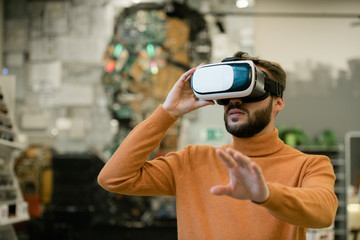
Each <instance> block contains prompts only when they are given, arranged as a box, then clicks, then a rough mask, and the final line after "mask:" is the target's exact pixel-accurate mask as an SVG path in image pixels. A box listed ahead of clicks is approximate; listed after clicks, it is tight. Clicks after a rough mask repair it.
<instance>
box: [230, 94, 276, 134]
mask: <svg viewBox="0 0 360 240" xmlns="http://www.w3.org/2000/svg"><path fill="white" fill-rule="evenodd" d="M272 104H273V98H272V97H271V96H269V97H267V98H266V99H264V100H262V101H259V102H253V103H242V101H241V99H231V100H230V102H229V103H228V104H227V105H225V106H224V121H225V127H226V130H227V131H228V132H229V133H231V134H232V135H234V136H236V137H238V138H247V137H253V136H255V135H256V134H258V133H260V132H261V131H262V130H263V129H264V128H265V127H266V126H267V125H268V124H269V123H270V121H271V117H272V110H273V107H272Z"/></svg>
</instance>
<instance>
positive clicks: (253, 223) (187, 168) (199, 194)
mask: <svg viewBox="0 0 360 240" xmlns="http://www.w3.org/2000/svg"><path fill="white" fill-rule="evenodd" d="M176 120H177V119H176V118H174V117H173V116H171V115H170V114H169V113H168V112H166V110H165V109H164V108H162V106H159V107H158V109H157V110H156V111H155V112H154V113H153V114H152V115H151V116H150V117H149V118H148V119H147V120H145V121H144V122H142V123H141V124H139V125H138V126H137V127H136V128H135V129H133V131H132V132H131V133H130V134H129V135H128V137H127V138H126V139H125V140H124V141H123V142H122V144H121V145H120V147H119V148H118V149H117V151H116V152H115V153H114V155H113V156H112V157H111V158H110V160H109V161H108V162H107V163H106V164H105V166H104V168H103V169H102V170H101V172H100V174H99V176H98V182H99V184H100V185H101V186H102V187H103V188H105V189H106V190H108V191H111V192H116V193H121V194H129V195H147V196H150V195H152V196H154V195H173V196H176V205H177V206H176V207H177V222H178V237H179V239H180V240H189V239H196V240H198V239H206V240H212V239H216V240H218V239H246V240H252V239H254V240H260V239H267V240H271V239H274V240H279V239H281V240H284V239H289V240H290V239H291V240H295V239H306V231H307V228H323V227H327V226H330V225H331V224H332V223H333V221H334V218H335V214H336V209H337V204H338V202H337V198H336V196H335V194H334V182H335V175H334V171H333V167H332V165H331V163H330V161H329V159H328V158H327V157H325V156H315V155H306V154H304V153H301V152H299V151H297V150H295V149H293V148H291V147H289V146H287V145H285V144H284V143H283V142H282V141H281V140H280V139H279V138H278V131H277V130H276V129H275V130H274V131H273V132H272V133H270V134H266V135H263V136H258V137H252V138H246V139H240V138H235V137H234V141H233V143H231V144H228V145H225V146H223V147H224V148H226V147H229V146H230V147H233V148H235V149H237V150H239V151H241V152H242V153H244V154H246V155H247V156H249V157H250V158H251V159H252V160H253V161H255V162H256V163H257V164H258V165H259V166H260V167H261V169H262V171H263V174H264V177H265V179H266V181H267V183H268V186H269V188H270V197H269V199H268V200H267V201H266V202H264V203H262V204H255V203H253V202H251V201H249V200H237V199H233V198H230V197H225V196H215V195H212V194H211V193H210V188H211V187H213V186H215V185H218V184H224V185H225V184H227V183H228V182H229V173H228V169H227V168H226V166H225V165H224V164H223V162H222V161H221V160H220V159H219V158H218V156H217V155H216V153H215V149H216V148H215V147H212V146H200V145H194V146H187V147H185V148H184V149H182V150H180V151H178V152H174V153H170V154H167V155H166V156H164V157H159V158H156V159H154V160H151V161H147V160H148V156H149V154H150V153H151V152H152V151H153V150H154V149H155V148H156V147H157V146H158V145H159V144H160V142H161V140H162V138H163V137H164V135H165V133H166V131H167V129H168V128H169V127H170V126H171V124H173V123H174V122H175V121H176Z"/></svg>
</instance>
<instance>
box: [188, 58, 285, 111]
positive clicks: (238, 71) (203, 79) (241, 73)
mask: <svg viewBox="0 0 360 240" xmlns="http://www.w3.org/2000/svg"><path fill="white" fill-rule="evenodd" d="M191 87H192V89H193V91H194V94H195V96H196V97H198V98H200V99H204V100H216V102H217V103H218V104H220V105H226V104H228V103H229V101H230V99H232V98H241V100H242V102H257V101H261V100H264V99H265V98H267V97H268V96H269V93H271V94H272V95H274V96H278V97H282V95H283V87H282V86H281V85H280V83H279V82H277V81H274V80H272V79H270V78H269V76H268V75H267V74H266V73H265V72H264V71H261V70H260V69H259V68H257V67H256V66H255V64H254V62H253V61H251V60H244V59H241V58H236V57H231V58H225V59H224V60H222V61H221V63H214V64H207V65H203V66H200V67H198V68H197V69H196V71H195V73H194V74H193V76H192V77H191Z"/></svg>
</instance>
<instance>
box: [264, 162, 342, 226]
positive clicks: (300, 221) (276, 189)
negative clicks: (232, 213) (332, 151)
mask: <svg viewBox="0 0 360 240" xmlns="http://www.w3.org/2000/svg"><path fill="white" fill-rule="evenodd" d="M334 183H335V174H334V170H333V167H332V165H331V163H330V160H329V158H327V157H325V156H317V157H310V159H309V160H308V161H307V166H306V168H305V175H304V178H303V180H302V182H301V184H300V185H299V186H298V187H289V186H285V185H283V184H279V183H268V186H269V189H270V197H269V198H268V200H267V201H265V202H264V203H262V204H261V205H262V206H264V207H265V208H267V210H268V211H269V212H270V214H272V215H273V216H275V217H277V218H279V219H281V220H283V221H285V222H288V223H290V224H293V225H296V226H301V227H306V228H324V227H329V226H331V224H333V222H334V219H335V215H336V211H337V207H338V199H337V197H336V195H335V193H334Z"/></svg>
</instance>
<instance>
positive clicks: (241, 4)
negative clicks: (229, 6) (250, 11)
mask: <svg viewBox="0 0 360 240" xmlns="http://www.w3.org/2000/svg"><path fill="white" fill-rule="evenodd" d="M248 6H249V0H237V1H236V7H238V8H247V7H248Z"/></svg>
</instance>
